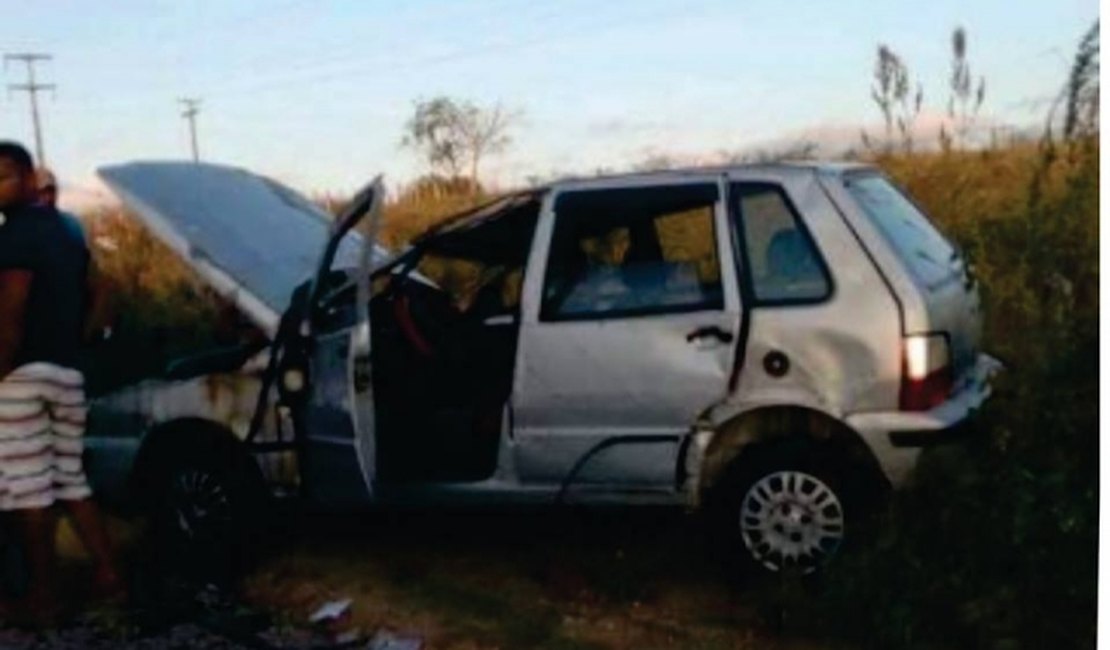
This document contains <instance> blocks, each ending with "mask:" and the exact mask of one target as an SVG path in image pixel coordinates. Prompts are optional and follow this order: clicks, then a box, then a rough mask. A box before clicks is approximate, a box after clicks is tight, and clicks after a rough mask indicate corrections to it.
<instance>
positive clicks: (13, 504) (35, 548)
mask: <svg viewBox="0 0 1110 650" xmlns="http://www.w3.org/2000/svg"><path fill="white" fill-rule="evenodd" d="M39 366H40V364H31V365H29V366H23V367H21V368H18V369H16V370H15V371H14V372H12V373H11V374H10V375H8V376H7V377H5V378H4V380H3V381H0V509H3V510H5V511H11V512H12V515H13V517H12V519H13V520H14V523H15V526H16V528H17V530H18V531H19V537H20V539H21V541H22V542H23V545H24V553H25V554H26V557H27V561H28V569H29V574H30V575H29V578H30V588H29V592H28V594H27V599H26V600H27V601H28V605H29V607H30V609H31V610H32V611H31V614H32V615H33V616H34V618H35V619H41V618H42V616H39V614H41V613H43V612H46V611H50V610H53V609H55V604H54V601H53V596H54V517H53V513H52V512H50V510H49V508H50V505H51V503H52V502H53V500H54V495H53V487H52V474H53V471H52V467H53V454H52V452H51V440H50V417H49V409H48V406H47V399H46V394H47V393H48V392H49V390H50V388H49V385H48V383H47V382H46V381H43V376H42V370H43V369H42V368H41V367H39Z"/></svg>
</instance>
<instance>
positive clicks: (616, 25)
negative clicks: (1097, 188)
mask: <svg viewBox="0 0 1110 650" xmlns="http://www.w3.org/2000/svg"><path fill="white" fill-rule="evenodd" d="M0 8H3V10H4V14H5V19H4V20H2V21H0V51H3V52H5V53H13V52H27V51H31V52H45V53H49V54H51V55H53V60H51V61H50V62H48V63H46V64H43V65H40V66H39V67H38V78H39V81H40V82H43V83H54V84H56V86H57V87H56V90H55V92H54V93H52V94H49V93H48V94H46V95H44V96H42V100H41V112H42V118H43V123H44V139H45V148H46V158H47V162H48V164H49V165H50V166H51V167H53V168H54V169H55V171H56V172H57V173H58V175H59V176H60V177H61V179H62V184H63V191H64V190H65V189H66V188H67V187H69V188H71V189H75V188H80V187H84V186H88V185H90V184H91V183H92V179H93V178H94V173H95V169H96V168H97V167H98V166H100V165H105V164H111V163H120V162H125V161H129V160H138V159H184V158H187V157H188V156H189V139H188V128H187V126H186V122H185V120H184V119H182V117H181V107H180V106H179V104H178V103H177V99H178V98H180V97H197V98H200V99H201V101H202V104H201V112H200V114H199V116H198V118H197V128H198V138H199V141H200V155H201V158H202V159H204V160H206V161H211V162H219V163H225V164H230V165H235V166H239V167H245V168H247V169H250V170H253V171H256V172H259V173H263V174H265V175H268V176H271V177H273V178H276V179H278V180H281V181H283V182H285V183H288V184H290V185H292V186H293V187H295V188H297V189H300V190H302V191H306V192H312V193H317V192H338V193H346V192H350V191H352V190H354V189H356V188H357V187H358V186H359V185H361V184H362V183H363V182H364V181H365V180H366V179H368V178H370V177H371V176H373V175H374V174H376V173H379V172H384V173H385V174H386V177H387V179H388V180H390V181H391V182H392V183H394V184H396V183H403V182H405V181H407V180H411V179H412V178H414V177H415V176H417V175H418V174H420V173H421V171H422V169H423V167H422V164H421V161H420V159H419V158H418V156H416V155H415V154H414V153H413V152H412V151H410V150H406V149H404V148H402V147H401V146H400V140H401V137H402V133H403V128H404V124H405V122H406V120H407V118H408V117H409V116H410V115H411V114H412V111H413V106H414V102H416V101H418V100H420V99H428V98H431V97H434V96H438V95H447V96H450V97H453V98H457V99H465V100H469V101H472V102H474V103H476V104H479V105H484V106H493V105H495V104H500V105H502V106H504V107H505V108H507V109H509V110H512V111H514V112H515V113H516V114H517V116H518V118H517V120H516V123H515V125H514V128H513V130H512V131H511V135H512V137H513V143H512V145H511V147H510V148H509V149H508V150H507V151H506V152H505V153H504V154H501V155H499V156H497V157H496V158H492V159H490V160H489V162H488V163H487V164H486V165H485V166H484V169H483V177H484V179H485V180H486V181H487V182H490V183H492V184H495V185H499V186H508V185H512V184H516V183H520V182H523V180H524V179H526V178H528V177H530V176H540V177H543V176H550V175H555V174H564V173H589V172H592V171H594V170H597V169H600V168H607V169H620V168H627V167H629V166H630V165H633V164H635V163H636V162H638V161H642V160H644V159H646V158H649V157H651V156H656V155H670V156H676V157H679V158H687V159H701V158H706V157H710V156H713V155H717V154H719V153H720V152H723V151H729V152H736V151H744V150H751V149H753V148H766V147H772V146H777V145H781V144H783V143H790V142H794V141H799V140H802V139H809V140H822V139H828V140H830V141H839V142H848V141H850V140H851V139H853V138H855V137H856V135H855V134H858V132H859V130H860V128H862V127H867V126H869V125H870V126H874V125H876V124H878V122H879V120H880V114H879V113H878V110H877V109H876V108H875V106H874V105H873V103H872V102H871V100H870V97H869V94H870V85H871V74H872V68H873V65H874V58H875V50H876V46H877V45H878V44H879V43H886V44H887V45H889V46H890V47H892V48H893V49H894V50H895V51H896V52H897V53H898V54H899V55H900V56H901V57H902V58H903V59H904V60H905V61H906V62H907V64H908V65H909V67H910V71H911V74H912V75H913V77H914V78H916V79H919V80H920V81H921V83H922V85H923V87H924V91H925V109H924V113H925V114H926V119H923V120H922V123H923V124H926V125H928V124H930V123H931V124H933V125H934V126H935V124H936V119H935V118H937V117H938V116H940V115H941V114H942V113H943V111H944V108H945V106H946V103H947V98H948V92H947V80H948V75H949V69H950V65H951V49H950V37H951V33H952V30H953V29H954V28H955V27H957V26H963V27H965V28H966V29H967V31H968V33H969V57H968V58H969V60H970V64H971V69H972V74H973V75H974V76H975V77H979V76H980V75H982V76H983V77H985V78H986V83H987V94H986V101H985V103H984V106H983V109H982V118H981V120H982V121H983V122H984V123H991V124H1000V125H1009V126H1015V127H1024V126H1029V125H1032V124H1036V123H1039V122H1043V119H1044V116H1045V114H1046V113H1047V110H1048V102H1049V100H1050V99H1051V97H1053V96H1054V95H1055V94H1056V93H1057V92H1058V91H1059V89H1060V87H1061V85H1062V84H1063V81H1064V79H1065V78H1066V74H1067V70H1068V66H1069V61H1070V57H1071V55H1072V54H1073V52H1074V50H1075V47H1076V45H1077V44H1078V42H1079V39H1080V38H1081V36H1082V35H1083V33H1084V32H1085V31H1086V30H1087V28H1088V27H1090V25H1091V24H1092V23H1093V22H1094V21H1095V20H1096V19H1097V18H1098V3H1097V2H1096V1H1095V0H1039V1H1036V2H1033V1H1029V0H1022V1H1017V0H929V1H928V2H924V1H919V2H903V1H900V0H884V1H879V0H873V1H871V2H857V1H854V0H839V1H837V2H817V1H803V0H798V1H796V2H781V1H773V0H772V1H765V0H690V1H686V2H679V1H677V0H637V1H630V0H629V1H625V0H607V1H605V2H598V1H597V0H559V1H557V2H556V1H549V2H538V1H535V0H533V1H527V0H469V1H467V2H461V1H448V0H408V1H407V2H404V3H398V2H384V1H380V0H366V1H357V2H356V1H353V0H352V1H348V2H339V1H328V0H272V1H270V2H261V1H257V0H250V1H242V0H240V1H237V2H234V3H229V2H223V1H221V0H203V1H195V2H178V1H176V0H174V1H171V0H154V1H152V0H143V1H139V0H118V1H115V2H111V3H86V2H79V1H78V0H71V1H68V2H62V1H60V0H38V1H36V2H33V3H30V2H24V1H21V0H0ZM3 81H4V82H5V83H23V82H25V70H24V68H23V66H22V65H15V64H11V65H8V66H7V67H6V69H5V70H4V71H3ZM930 118H932V119H931V120H930ZM926 137H932V136H929V135H928V134H926ZM0 138H5V139H6V138H14V139H17V140H21V141H23V142H25V143H26V144H28V145H29V146H30V145H31V144H32V130H31V120H30V111H29V107H28V98H27V95H26V93H23V92H15V93H8V94H7V95H6V96H3V95H0Z"/></svg>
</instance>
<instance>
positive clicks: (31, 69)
mask: <svg viewBox="0 0 1110 650" xmlns="http://www.w3.org/2000/svg"><path fill="white" fill-rule="evenodd" d="M52 58H53V57H51V56H50V55H49V54H36V53H31V52H21V53H18V54H5V55H4V69H5V70H6V69H7V67H8V63H10V62H12V61H22V62H23V63H24V64H26V65H27V83H22V84H8V91H9V92H11V91H13V90H22V91H26V92H27V95H28V96H29V97H30V98H31V124H32V125H33V127H34V130H35V156H37V159H38V161H39V165H45V164H46V151H45V150H44V149H43V146H42V123H41V121H40V119H39V101H38V94H39V91H41V90H50V91H53V90H54V89H55V88H56V86H55V85H54V84H40V83H38V82H36V81H35V64H36V63H38V62H39V61H49V60H50V59H52Z"/></svg>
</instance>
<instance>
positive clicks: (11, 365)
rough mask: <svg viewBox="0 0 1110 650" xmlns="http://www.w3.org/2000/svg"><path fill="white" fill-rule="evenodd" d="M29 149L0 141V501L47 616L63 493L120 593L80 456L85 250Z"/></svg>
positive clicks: (102, 573) (105, 583)
mask: <svg viewBox="0 0 1110 650" xmlns="http://www.w3.org/2000/svg"><path fill="white" fill-rule="evenodd" d="M36 189H37V187H36V180H35V174H34V167H33V165H32V161H31V157H30V155H29V154H28V153H27V150H26V149H24V148H23V147H22V146H21V145H19V144H16V143H13V142H0V510H5V511H13V512H14V513H15V514H16V515H17V519H18V521H19V525H20V527H21V529H22V532H23V537H24V542H25V545H26V550H27V554H28V558H29V560H30V565H31V588H30V591H29V593H28V595H27V604H28V608H29V610H30V613H31V614H32V616H33V617H34V618H36V619H39V620H42V619H44V618H49V617H50V616H51V615H52V614H53V612H54V610H55V608H56V604H55V602H54V594H53V584H52V582H53V575H52V574H53V569H54V519H53V516H52V513H51V512H50V510H49V508H50V506H51V505H52V504H53V503H54V502H55V501H61V502H62V503H64V504H65V505H66V507H67V510H68V511H69V514H70V515H71V517H72V519H73V522H74V524H75V527H76V529H77V532H78V535H79V536H80V537H81V539H82V542H83V543H84V544H85V546H86V548H87V549H88V550H89V552H90V553H91V554H92V556H93V558H94V560H95V561H96V565H97V569H96V587H97V588H98V590H99V591H101V592H102V593H105V594H106V595H114V594H118V593H120V592H121V588H120V580H119V577H118V574H117V572H116V570H115V566H114V562H113V560H112V556H111V551H110V548H109V545H108V536H107V533H106V531H105V529H104V524H103V521H102V519H101V517H100V513H99V510H98V509H97V507H96V505H95V504H94V503H93V502H92V500H91V499H90V497H91V490H90V489H89V486H88V482H87V481H86V479H85V474H84V470H83V467H82V462H81V455H82V452H83V441H82V436H83V434H84V424H85V414H86V408H85V403H84V390H83V377H82V375H81V373H80V372H79V371H78V370H76V369H74V366H76V362H77V355H78V350H79V347H80V341H81V332H82V324H83V320H84V315H85V307H86V295H85V286H86V273H87V270H88V265H89V252H88V248H87V246H86V245H85V241H84V236H83V235H82V234H81V232H80V230H79V229H78V230H76V231H75V230H74V228H73V225H72V224H68V223H67V222H66V221H64V219H63V218H62V217H61V216H60V215H59V214H58V212H57V211H56V210H54V209H51V208H45V207H42V206H38V205H36V204H37V203H38V197H37V192H36Z"/></svg>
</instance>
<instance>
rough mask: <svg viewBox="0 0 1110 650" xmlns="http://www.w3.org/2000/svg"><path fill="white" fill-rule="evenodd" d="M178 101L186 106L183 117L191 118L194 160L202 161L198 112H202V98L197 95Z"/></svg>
mask: <svg viewBox="0 0 1110 650" xmlns="http://www.w3.org/2000/svg"><path fill="white" fill-rule="evenodd" d="M177 101H178V102H179V103H180V104H181V105H182V106H183V107H184V110H183V111H182V112H181V117H184V118H185V119H186V120H189V141H190V143H191V144H192V148H193V162H200V153H199V151H198V149H197V114H198V113H200V100H199V99H197V98H195V97H182V98H181V99H178V100H177Z"/></svg>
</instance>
